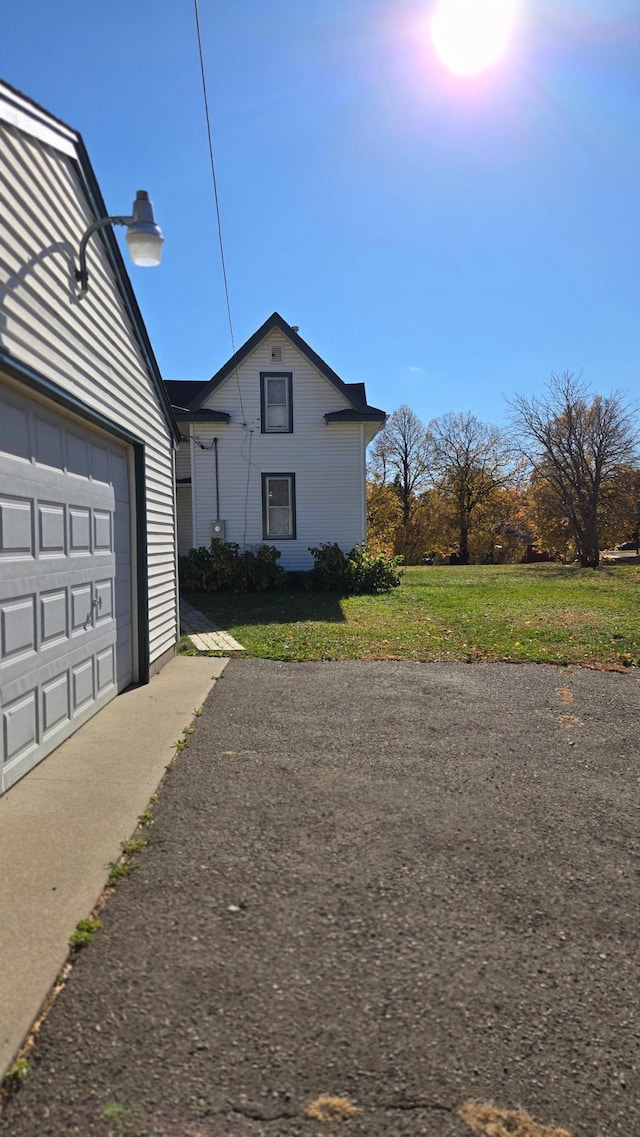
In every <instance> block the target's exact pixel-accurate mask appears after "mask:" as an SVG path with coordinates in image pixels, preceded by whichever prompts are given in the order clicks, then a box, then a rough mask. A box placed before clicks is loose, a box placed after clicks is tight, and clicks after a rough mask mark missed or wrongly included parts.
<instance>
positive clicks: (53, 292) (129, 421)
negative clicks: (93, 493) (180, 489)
mask: <svg viewBox="0 0 640 1137" xmlns="http://www.w3.org/2000/svg"><path fill="white" fill-rule="evenodd" d="M0 184H1V186H2V200H3V218H2V264H1V265H0V272H1V277H0V286H1V292H0V297H1V300H0V348H1V349H2V350H3V351H5V352H6V353H8V354H10V355H12V356H13V357H14V358H16V359H17V360H20V361H21V362H23V363H25V364H27V365H28V366H30V367H32V368H33V369H34V370H35V371H37V372H39V373H40V374H41V375H43V376H45V377H46V378H48V379H51V380H53V381H54V382H55V383H57V384H58V385H59V386H60V387H62V388H64V389H65V390H66V391H68V392H69V393H70V394H72V395H74V396H75V397H76V398H78V399H80V400H82V402H83V403H85V404H86V405H87V406H89V407H91V408H92V409H93V410H95V411H97V412H99V413H101V414H103V415H105V416H106V417H107V418H109V419H111V420H112V421H113V422H115V423H118V424H119V425H120V426H121V427H123V428H124V429H126V430H128V431H130V432H131V434H133V435H135V436H136V437H138V438H140V439H141V440H142V441H143V442H144V444H145V465H146V470H145V472H146V505H147V524H148V533H147V541H148V568H149V649H150V660H151V662H153V661H154V660H155V659H156V658H158V657H159V656H160V655H162V653H163V652H165V651H166V650H167V649H168V648H170V647H171V646H172V645H173V644H174V643H175V641H176V638H177V634H178V628H177V612H176V565H175V518H174V507H173V447H172V439H171V436H170V432H169V429H168V427H167V423H166V420H165V418H164V415H163V413H162V409H161V407H160V404H159V401H158V398H157V395H156V393H155V390H154V388H153V385H152V382H151V379H150V377H149V375H148V372H147V369H146V365H145V362H144V359H143V357H142V353H141V351H140V349H139V346H138V344H137V341H136V339H135V336H134V333H133V330H132V328H131V325H130V323H129V319H128V316H127V313H126V310H125V308H124V305H123V302H122V298H121V296H120V293H119V291H118V289H117V286H116V284H115V281H114V280H113V277H112V275H111V269H110V266H109V264H108V261H107V258H106V255H105V253H104V249H103V246H102V244H101V242H100V238H99V236H96V237H94V238H92V240H91V241H90V243H89V246H88V267H89V274H90V291H89V295H88V296H87V297H86V299H84V300H83V301H81V302H78V301H77V300H76V298H75V284H74V280H73V268H74V259H75V257H76V256H77V250H78V247H79V244H80V240H81V237H82V234H83V232H84V230H85V229H86V227H87V225H88V224H89V223H90V222H91V221H92V220H93V217H92V216H91V215H90V213H89V212H88V207H87V204H86V202H85V198H84V195H83V191H82V186H81V184H80V181H79V176H78V173H77V169H76V167H75V165H74V163H73V161H72V160H71V159H70V158H69V157H67V156H66V155H64V154H62V153H60V152H59V151H58V150H56V149H53V148H52V147H51V146H49V145H47V144H45V143H44V142H40V141H38V140H36V139H34V138H31V137H30V136H28V135H26V134H24V133H22V132H21V131H19V130H17V129H16V128H14V127H11V126H9V125H7V124H5V123H0ZM120 208H122V206H121V207H120ZM127 208H128V206H127Z"/></svg>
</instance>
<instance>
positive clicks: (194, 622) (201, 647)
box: [180, 600, 244, 653]
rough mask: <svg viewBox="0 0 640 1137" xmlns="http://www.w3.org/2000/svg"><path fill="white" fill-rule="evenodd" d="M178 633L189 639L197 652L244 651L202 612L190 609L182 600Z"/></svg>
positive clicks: (240, 645)
mask: <svg viewBox="0 0 640 1137" xmlns="http://www.w3.org/2000/svg"><path fill="white" fill-rule="evenodd" d="M180 631H181V633H182V635H183V636H188V637H189V639H190V640H191V643H192V644H193V646H194V647H195V648H197V650H198V651H224V652H226V653H229V652H231V651H244V648H243V646H242V644H239V643H238V641H237V640H234V638H233V636H230V635H229V633H228V632H223V631H222V629H221V628H218V627H217V625H216V624H214V623H213V622H212V621H211V620H210V619H209V617H208V616H205V614H204V612H199V611H198V609H197V608H192V607H191V605H190V604H187V603H186V602H185V601H184V600H181V601H180Z"/></svg>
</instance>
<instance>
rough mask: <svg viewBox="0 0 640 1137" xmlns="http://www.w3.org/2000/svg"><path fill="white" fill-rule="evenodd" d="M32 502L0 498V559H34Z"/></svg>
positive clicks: (21, 498) (2, 496) (7, 497)
mask: <svg viewBox="0 0 640 1137" xmlns="http://www.w3.org/2000/svg"><path fill="white" fill-rule="evenodd" d="M34 556H35V539H34V531H33V502H32V501H31V500H30V499H29V498H26V497H14V496H12V495H5V494H2V495H1V496H0V557H1V558H2V559H3V560H5V559H6V560H15V559H16V558H24V557H34Z"/></svg>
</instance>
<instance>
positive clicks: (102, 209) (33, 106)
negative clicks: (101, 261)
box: [0, 80, 180, 445]
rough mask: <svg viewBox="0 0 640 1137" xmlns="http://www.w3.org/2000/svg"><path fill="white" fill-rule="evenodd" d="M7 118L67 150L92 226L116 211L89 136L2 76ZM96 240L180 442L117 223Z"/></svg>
mask: <svg viewBox="0 0 640 1137" xmlns="http://www.w3.org/2000/svg"><path fill="white" fill-rule="evenodd" d="M3 123H4V124H7V125H8V126H9V127H11V128H14V129H15V130H16V131H18V132H20V134H22V135H24V136H26V137H27V138H30V139H33V140H36V141H37V142H39V143H41V144H42V145H44V146H46V147H47V148H50V149H51V150H52V151H56V152H57V153H58V154H60V155H64V156H65V157H66V158H67V159H70V160H71V163H72V168H73V170H74V173H75V175H76V178H77V182H78V183H79V188H80V190H81V193H82V194H83V196H84V198H85V199H86V202H87V204H88V206H89V209H88V212H87V217H86V225H87V226H88V225H89V224H90V223H91V222H92V221H93V220H96V219H98V218H103V217H108V216H109V215H110V211H109V210H108V209H107V206H106V204H105V201H104V198H103V196H102V193H101V190H100V187H99V185H98V181H97V179H96V176H95V173H94V171H93V167H92V165H91V162H90V159H89V155H88V153H87V149H86V147H85V144H84V141H83V139H82V136H81V135H80V134H79V133H78V131H76V130H74V129H73V128H72V127H70V126H69V125H68V124H67V123H65V122H63V121H62V120H61V119H58V118H56V117H55V116H54V115H52V114H51V113H50V112H49V111H47V110H45V108H44V107H41V106H39V104H38V103H36V102H34V101H33V100H32V99H30V98H28V97H27V96H26V95H24V94H22V92H21V91H18V90H17V89H16V88H15V87H12V86H11V85H10V84H8V83H6V82H5V81H4V80H0V124H3ZM71 227H72V221H71V218H69V231H68V232H67V233H65V234H64V236H65V237H66V238H67V240H69V238H70V237H71ZM94 241H95V243H98V242H99V243H100V245H101V246H102V249H103V252H104V254H106V259H107V262H108V264H109V266H110V269H111V272H112V273H113V276H114V278H115V283H116V286H117V290H118V293H119V295H120V299H121V302H122V305H123V308H124V310H125V312H126V316H127V318H128V321H129V324H130V328H131V331H132V333H133V336H134V338H135V340H136V343H137V347H138V350H139V351H140V355H141V357H142V360H143V362H144V367H145V369H146V373H147V375H148V378H149V380H150V382H151V385H152V387H153V390H154V394H155V396H156V398H157V399H158V402H159V404H160V409H161V411H162V414H163V416H164V419H165V422H166V425H167V429H168V431H169V432H170V434H171V436H172V438H173V441H174V443H175V444H176V445H177V444H178V442H179V438H180V435H179V431H178V427H177V424H176V421H175V418H174V416H173V412H172V410H171V403H170V400H169V398H168V396H167V392H166V389H165V386H164V383H163V381H162V376H161V374H160V369H159V367H158V364H157V361H156V358H155V355H154V352H153V348H152V346H151V341H150V339H149V336H148V333H147V329H146V327H145V324H144V321H143V319H142V315H141V312H140V309H139V307H138V302H137V300H136V297H135V294H134V291H133V288H132V287H131V281H130V279H129V275H128V273H127V270H126V267H125V264H124V261H123V259H122V254H121V252H120V247H119V245H118V242H117V240H116V237H115V233H114V232H113V228H112V227H111V226H105V228H104V229H100V230H99V231H98V232H97V233H96V234H95V238H94ZM34 251H35V250H34ZM76 252H77V248H74V253H76ZM3 354H4V353H3V351H2V347H1V346H0V360H2V356H3ZM7 354H9V353H7Z"/></svg>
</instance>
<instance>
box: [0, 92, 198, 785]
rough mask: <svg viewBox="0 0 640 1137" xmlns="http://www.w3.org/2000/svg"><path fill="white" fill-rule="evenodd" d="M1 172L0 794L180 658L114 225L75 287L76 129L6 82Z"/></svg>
mask: <svg viewBox="0 0 640 1137" xmlns="http://www.w3.org/2000/svg"><path fill="white" fill-rule="evenodd" d="M0 183H1V184H2V215H1V216H0V719H1V730H0V747H1V750H0V791H2V790H6V789H7V788H8V787H9V786H10V785H11V784H12V783H13V782H15V781H16V780H17V779H18V778H19V777H21V776H22V775H23V774H25V773H26V772H27V771H28V770H29V769H30V768H31V767H32V766H34V765H35V764H36V763H37V762H39V761H40V760H41V759H42V758H44V757H45V756H46V755H47V754H48V753H49V752H50V751H51V750H53V749H54V748H55V747H56V746H58V745H59V743H60V742H62V741H63V740H64V739H65V738H66V737H67V736H68V735H70V734H71V733H73V731H74V730H76V729H77V728H78V727H79V726H80V725H82V724H83V723H84V722H86V720H87V719H88V718H90V717H91V715H93V714H95V712H96V711H97V710H99V709H100V708H101V707H102V706H104V705H105V703H107V702H108V701H109V700H110V699H112V698H113V697H114V696H115V695H116V694H117V693H118V692H119V691H121V690H122V689H123V688H125V687H127V686H128V685H129V684H131V683H144V682H146V681H147V680H148V678H149V675H150V674H151V673H153V672H154V671H155V670H158V669H159V668H160V667H161V666H162V664H163V663H164V662H166V661H167V659H168V658H170V657H171V655H172V654H173V652H174V648H175V643H176V640H177V638H178V620H177V573H176V537H175V507H174V477H175V475H174V464H175V462H174V459H175V450H176V447H177V445H178V441H179V433H178V428H177V426H176V423H175V421H174V419H173V416H172V413H171V408H170V405H169V401H168V399H167V395H166V391H165V389H164V386H163V383H162V380H161V377H160V374H159V372H158V367H157V364H156V361H155V359H154V356H153V351H152V349H151V345H150V343H149V339H148V337H147V333H146V331H145V328H144V324H143V322H142V318H141V316H140V312H139V310H138V306H137V304H136V300H135V297H134V294H133V291H132V288H131V284H130V282H129V278H128V275H127V272H126V269H125V267H124V263H123V260H122V257H121V255H120V252H119V248H118V244H117V242H116V240H115V237H114V234H113V230H112V228H111V226H110V225H107V226H106V227H102V228H100V229H99V230H98V231H97V232H95V233H94V234H93V235H92V236H91V239H90V240H89V242H88V244H87V267H88V271H89V282H90V284H89V290H88V292H87V294H86V295H85V296H84V297H83V298H79V296H78V284H77V282H76V275H75V273H76V269H77V267H78V262H77V257H78V251H79V246H80V243H81V239H82V238H83V235H84V234H85V232H86V230H87V228H88V226H89V225H91V224H92V223H93V222H95V221H96V220H99V219H101V218H105V217H106V216H107V215H108V212H109V211H108V210H107V208H106V206H105V203H104V201H103V199H102V195H101V193H100V189H99V187H98V184H97V182H96V178H95V175H94V173H93V170H92V168H91V164H90V162H89V159H88V156H87V152H86V150H85V147H84V144H83V141H82V138H81V137H80V135H79V134H78V133H77V132H76V131H74V130H73V129H71V127H69V126H66V125H65V124H64V123H62V122H60V121H59V120H58V119H56V118H54V117H53V115H51V114H49V113H48V112H47V111H46V110H44V109H42V108H41V107H39V106H37V105H36V104H35V103H33V102H32V101H31V100H29V99H28V98H26V97H25V96H24V95H22V94H20V93H19V92H17V91H15V90H13V89H12V88H11V87H10V86H8V85H7V84H4V83H1V82H0ZM132 196H133V195H132ZM118 204H119V206H120V210H121V212H122V205H125V203H122V205H120V203H118ZM126 205H128V202H127V203H126ZM111 212H112V213H113V210H112V211H111Z"/></svg>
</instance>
